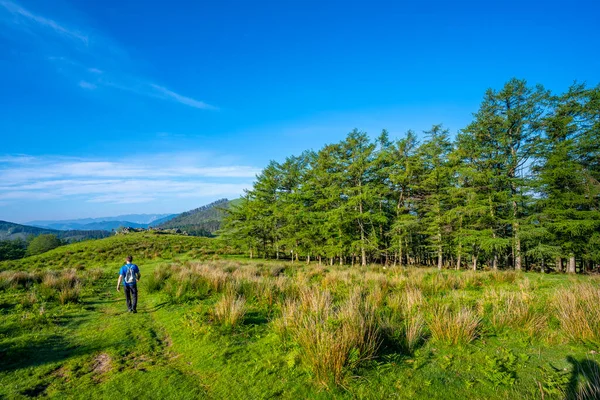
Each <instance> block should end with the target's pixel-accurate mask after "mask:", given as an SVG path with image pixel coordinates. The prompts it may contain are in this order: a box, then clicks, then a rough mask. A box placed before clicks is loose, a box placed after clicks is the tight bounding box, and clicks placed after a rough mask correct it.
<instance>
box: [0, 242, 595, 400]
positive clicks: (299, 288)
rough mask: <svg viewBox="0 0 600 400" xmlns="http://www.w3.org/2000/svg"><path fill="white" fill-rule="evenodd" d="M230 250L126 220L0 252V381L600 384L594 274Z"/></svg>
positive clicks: (239, 388) (472, 393) (346, 391)
mask: <svg viewBox="0 0 600 400" xmlns="http://www.w3.org/2000/svg"><path fill="white" fill-rule="evenodd" d="M129 253H131V254H133V256H134V258H136V259H135V260H134V261H135V262H137V263H138V265H139V266H140V269H141V271H142V280H141V282H140V301H139V306H138V311H139V313H138V314H128V313H126V306H125V300H124V295H123V293H122V292H120V293H118V292H116V290H115V287H116V278H117V271H118V268H119V267H120V265H121V260H122V258H123V257H124V256H125V255H127V254H129ZM229 253H231V251H230V250H229V249H224V248H223V247H222V246H220V245H219V244H218V243H217V242H215V241H211V240H210V239H201V238H187V237H179V236H168V235H164V236H153V235H130V236H120V237H119V236H117V237H111V238H108V239H103V240H99V241H92V242H86V243H79V244H73V245H70V246H65V247H63V248H59V249H56V250H53V251H52V252H49V253H46V254H43V255H40V256H36V257H31V258H29V259H24V260H20V261H19V262H10V263H0V270H3V271H2V272H0V398H7V399H13V398H29V397H36V396H47V397H52V398H82V399H84V398H85V399H90V398H93V399H96V398H107V399H109V398H116V397H130V398H144V399H188V398H189V399H195V398H207V399H263V398H265V399H266V398H288V399H297V398H316V399H328V398H349V399H350V398H364V399H379V398H400V399H410V398H423V399H465V398H469V399H522V398H530V399H562V398H573V399H576V398H584V399H585V398H589V399H592V398H599V397H598V396H599V390H600V368H599V366H598V365H599V363H600V356H599V355H598V352H599V351H600V307H599V305H600V289H599V288H600V280H599V279H598V278H596V277H590V276H577V277H569V276H565V275H542V274H526V273H522V274H517V273H514V272H510V271H507V272H489V271H479V272H476V273H474V272H471V271H458V272H457V271H442V272H438V271H436V270H430V269H418V268H412V269H406V268H401V267H398V268H392V269H390V268H388V269H384V268H383V267H381V266H370V267H367V268H358V267H354V268H350V267H339V266H331V267H329V266H318V265H315V264H311V265H308V266H307V265H306V264H304V263H302V264H299V263H295V264H293V263H290V262H264V261H262V262H261V261H250V260H243V259H235V258H231V259H228V258H226V256H224V255H223V254H229Z"/></svg>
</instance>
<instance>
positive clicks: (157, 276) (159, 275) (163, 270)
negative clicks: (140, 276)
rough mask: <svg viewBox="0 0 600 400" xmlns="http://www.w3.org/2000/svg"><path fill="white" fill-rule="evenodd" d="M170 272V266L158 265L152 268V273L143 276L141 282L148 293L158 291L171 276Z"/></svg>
mask: <svg viewBox="0 0 600 400" xmlns="http://www.w3.org/2000/svg"><path fill="white" fill-rule="evenodd" d="M171 273H172V271H171V268H170V267H167V266H165V267H163V266H159V267H158V268H156V269H155V270H154V273H152V274H149V275H147V276H145V277H144V280H143V281H142V282H143V284H144V285H145V286H146V290H148V293H155V292H158V291H160V290H161V289H162V288H163V287H164V286H165V284H166V282H167V279H169V277H170V276H171Z"/></svg>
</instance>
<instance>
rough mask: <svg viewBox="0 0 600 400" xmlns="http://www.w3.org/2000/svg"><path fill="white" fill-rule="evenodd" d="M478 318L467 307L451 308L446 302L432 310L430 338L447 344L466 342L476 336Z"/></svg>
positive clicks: (469, 341)
mask: <svg viewBox="0 0 600 400" xmlns="http://www.w3.org/2000/svg"><path fill="white" fill-rule="evenodd" d="M480 321H481V320H480V318H479V316H478V315H477V313H476V312H475V311H473V310H471V309H469V308H461V309H459V310H457V311H455V310H452V309H451V308H450V307H449V306H448V305H447V304H444V305H437V306H436V307H434V308H433V310H432V315H431V320H430V321H429V330H430V331H431V338H432V339H433V340H436V341H440V342H444V343H447V344H454V345H456V344H467V343H471V342H472V341H473V340H475V338H476V337H477V328H478V327H479V323H480Z"/></svg>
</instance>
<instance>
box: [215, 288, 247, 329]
mask: <svg viewBox="0 0 600 400" xmlns="http://www.w3.org/2000/svg"><path fill="white" fill-rule="evenodd" d="M245 314H246V300H245V299H244V298H243V297H242V296H239V295H238V294H237V293H236V291H235V290H234V289H233V288H229V289H227V290H226V291H225V293H223V295H222V296H221V299H220V300H219V301H218V302H217V303H216V304H215V308H214V316H215V319H216V320H217V321H218V322H219V323H221V324H222V325H223V326H226V327H229V328H233V327H235V326H237V325H239V324H240V323H241V322H242V321H243V319H244V315H245Z"/></svg>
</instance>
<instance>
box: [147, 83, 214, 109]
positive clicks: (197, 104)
mask: <svg viewBox="0 0 600 400" xmlns="http://www.w3.org/2000/svg"><path fill="white" fill-rule="evenodd" d="M150 86H151V87H153V88H154V89H156V90H157V91H158V92H159V93H162V94H164V95H165V96H166V97H167V98H169V99H172V100H175V101H176V102H178V103H181V104H185V105H186V106H190V107H194V108H200V109H203V110H216V109H217V108H216V107H214V106H211V105H210V104H206V103H205V102H203V101H198V100H194V99H192V98H190V97H185V96H182V95H180V94H178V93H175V92H173V91H171V90H169V89H167V88H166V87H162V86H159V85H155V84H151V85H150Z"/></svg>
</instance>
